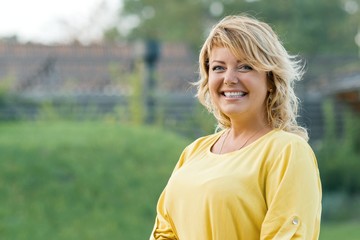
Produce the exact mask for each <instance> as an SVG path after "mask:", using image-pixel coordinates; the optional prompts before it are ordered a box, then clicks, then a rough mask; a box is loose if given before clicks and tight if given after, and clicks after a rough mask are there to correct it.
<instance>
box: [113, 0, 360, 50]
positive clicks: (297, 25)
mask: <svg viewBox="0 0 360 240" xmlns="http://www.w3.org/2000/svg"><path fill="white" fill-rule="evenodd" d="M123 3H124V4H123V9H122V11H121V13H120V18H121V19H125V20H126V19H132V22H133V23H134V25H135V26H134V27H133V28H132V29H131V30H130V33H129V34H128V35H127V36H126V37H127V38H128V39H134V38H148V37H154V36H156V38H158V39H160V40H164V41H185V42H188V43H189V44H190V45H192V46H194V47H196V48H199V47H200V43H201V42H202V41H203V39H204V33H205V32H206V30H207V29H208V28H209V27H210V26H211V25H212V24H213V23H215V22H216V21H217V20H219V19H220V18H222V17H223V16H225V15H229V14H238V13H240V12H246V13H249V14H250V15H254V16H255V17H258V18H260V19H262V20H264V21H266V22H269V23H270V24H271V25H272V26H273V27H274V28H275V30H276V31H277V32H278V33H279V34H280V36H281V39H283V40H284V43H285V45H286V47H287V48H288V49H290V50H291V51H293V52H301V53H302V54H307V55H316V54H321V53H341V54H349V53H350V54H351V53H354V52H357V46H356V44H355V41H354V37H355V35H356V33H357V31H358V27H359V26H358V24H359V21H360V11H359V8H360V0H317V1H313V0H290V1H289V0H272V1H265V0H247V1H245V0H243V1H234V0H224V1H218V0H183V1H180V0H167V1H156V0H124V2H123ZM349 4H350V5H349Z"/></svg>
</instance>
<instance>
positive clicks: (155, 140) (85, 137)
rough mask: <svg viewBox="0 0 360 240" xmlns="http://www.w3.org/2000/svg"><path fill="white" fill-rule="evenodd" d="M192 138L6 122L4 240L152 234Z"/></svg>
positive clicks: (87, 125) (100, 126)
mask: <svg viewBox="0 0 360 240" xmlns="http://www.w3.org/2000/svg"><path fill="white" fill-rule="evenodd" d="M188 143H189V142H188V140H185V139H183V138H180V137H178V136H176V135H174V134H170V133H167V132H163V131H161V130H159V129H156V128H145V127H136V128H135V127H132V126H120V125H117V124H111V123H100V122H99V123H94V122H92V123H91V122H84V123H66V122H58V123H41V122H35V123H16V124H4V123H2V124H0V154H1V158H0V203H1V204H0V236H1V239H11V240H13V239H16V240H17V239H19V240H20V239H21V240H22V239H36V240H42V239H44V240H45V239H46V240H48V239H52V240H57V239H59V240H60V239H66V240H71V239H74V240H75V239H77V240H78V239H134V240H138V239H147V238H148V236H149V234H150V231H151V229H152V226H153V222H154V216H155V206H156V201H157V198H158V196H159V194H160V192H161V190H162V188H163V187H164V185H165V184H166V180H167V178H168V177H169V175H170V173H171V170H172V168H173V167H174V165H175V163H176V161H177V160H178V157H179V155H180V153H181V150H182V149H183V148H184V146H185V145H186V144H188Z"/></svg>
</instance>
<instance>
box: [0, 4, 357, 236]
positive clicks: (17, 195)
mask: <svg viewBox="0 0 360 240" xmlns="http://www.w3.org/2000/svg"><path fill="white" fill-rule="evenodd" d="M244 12H245V13H248V14H250V15H252V16H255V17H257V18H259V19H260V20H263V21H265V22H268V23H269V24H270V25H271V26H272V27H273V28H274V29H275V31H276V32H277V33H278V34H279V36H280V38H281V39H282V41H283V43H284V45H285V47H286V49H288V50H289V52H290V53H291V54H298V55H299V56H300V57H301V59H303V61H304V62H305V63H306V74H305V76H304V79H303V80H302V81H301V82H298V83H297V84H296V92H297V95H298V97H299V99H300V101H301V108H300V117H299V122H300V123H301V124H302V125H303V126H305V127H307V128H308V129H309V132H310V137H311V139H310V144H311V146H312V147H313V149H314V151H315V153H316V155H317V158H318V164H319V168H320V173H321V177H322V184H323V218H322V231H321V236H320V239H327V240H328V239H330V240H331V239H348V240H351V239H359V238H360V217H359V216H360V121H359V120H360V118H359V113H360V0H318V1H313V0H301V1H300V0H271V1H265V0H242V1H235V0H224V1H219V0H183V1H178V0H168V1H153V0H77V1H70V0H62V1H45V0H33V1H25V0H12V1H7V2H2V3H1V4H0V203H1V204H0V236H1V239H37V240H41V239H59V240H60V239H67V240H69V239H134V240H138V239H147V238H148V236H149V234H150V232H151V230H152V227H153V223H154V218H155V207H156V202H157V199H158V197H159V195H160V193H161V191H162V189H163V187H164V186H165V184H166V181H167V179H168V177H169V175H170V173H171V171H172V169H173V167H174V165H175V163H176V162H177V160H178V157H179V155H180V153H181V151H182V150H183V148H184V147H185V146H186V145H187V144H189V143H190V142H192V141H193V140H194V139H195V138H197V137H200V136H202V135H205V134H210V133H213V132H214V126H215V121H214V119H213V118H212V116H211V115H209V114H208V113H207V112H206V110H205V109H203V108H202V107H201V106H200V105H199V104H198V103H197V100H196V98H195V97H194V94H195V89H194V87H192V86H191V83H192V82H195V81H196V80H197V79H198V74H197V72H198V69H197V68H198V67H197V62H198V59H197V57H198V53H199V50H200V47H201V44H202V42H203V41H204V39H205V37H206V35H207V33H208V31H209V29H210V28H211V26H212V25H213V24H215V23H216V22H217V21H218V20H219V19H221V18H222V17H224V16H225V15H229V14H238V13H244Z"/></svg>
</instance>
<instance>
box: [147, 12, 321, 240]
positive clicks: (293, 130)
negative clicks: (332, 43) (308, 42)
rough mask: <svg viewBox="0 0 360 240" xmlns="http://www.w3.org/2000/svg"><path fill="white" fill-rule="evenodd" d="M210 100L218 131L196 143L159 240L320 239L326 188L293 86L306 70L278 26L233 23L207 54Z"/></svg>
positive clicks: (202, 94) (228, 20)
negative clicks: (281, 37) (299, 117)
mask: <svg viewBox="0 0 360 240" xmlns="http://www.w3.org/2000/svg"><path fill="white" fill-rule="evenodd" d="M199 64H200V80H199V81H198V82H197V86H198V98H199V100H200V102H201V103H202V104H203V105H204V106H205V107H206V108H207V109H208V110H209V111H210V112H212V113H213V114H214V116H215V117H216V119H217V121H218V129H219V130H220V131H217V132H216V133H214V134H212V135H209V136H205V137H202V138H199V139H197V140H196V141H194V142H193V143H192V144H190V145H189V146H187V147H186V148H185V150H184V151H183V153H182V155H181V156H180V159H179V161H178V163H177V165H176V167H175V169H174V171H173V173H172V175H171V177H170V179H169V181H168V183H167V185H166V187H165V189H164V191H163V192H162V194H161V196H160V198H159V201H158V205H157V216H156V221H155V226H154V229H153V232H152V233H151V237H150V239H181V240H200V239H204V240H205V239H206V240H235V239H242V240H252V239H254V240H255V239H282V240H285V239H306V240H310V239H318V236H319V231H320V216H321V184H320V178H319V172H318V167H317V162H316V158H315V156H314V153H313V151H312V149H311V148H310V146H309V145H308V143H307V140H308V135H307V132H306V129H304V128H302V127H300V126H299V125H298V124H297V122H296V115H297V103H298V100H297V98H296V96H295V94H294V91H293V83H294V81H295V80H300V78H301V75H302V67H301V65H300V63H299V62H298V61H296V60H295V58H294V57H293V56H291V55H289V54H288V53H287V51H286V50H285V49H284V47H283V46H282V44H281V42H280V41H279V39H278V37H277V35H276V34H275V33H274V32H273V30H272V29H271V28H270V27H269V25H268V24H266V23H264V22H261V21H259V20H257V19H254V18H251V17H248V16H242V15H241V16H228V17H225V18H224V19H223V20H221V21H220V22H219V23H218V24H216V25H215V26H214V27H213V29H212V31H211V32H210V34H209V36H208V38H207V39H206V41H205V43H204V45H203V47H202V49H201V52H200V57H199Z"/></svg>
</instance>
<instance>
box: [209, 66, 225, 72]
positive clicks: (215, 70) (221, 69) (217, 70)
mask: <svg viewBox="0 0 360 240" xmlns="http://www.w3.org/2000/svg"><path fill="white" fill-rule="evenodd" d="M224 69H225V68H224V67H222V66H213V67H212V68H211V70H213V72H220V71H223V70H224Z"/></svg>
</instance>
